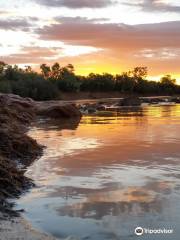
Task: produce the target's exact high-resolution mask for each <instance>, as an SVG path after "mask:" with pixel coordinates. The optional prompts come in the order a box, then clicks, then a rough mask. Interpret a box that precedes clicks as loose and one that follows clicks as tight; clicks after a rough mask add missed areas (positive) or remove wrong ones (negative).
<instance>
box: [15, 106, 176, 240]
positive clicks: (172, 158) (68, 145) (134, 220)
mask: <svg viewBox="0 0 180 240" xmlns="http://www.w3.org/2000/svg"><path fill="white" fill-rule="evenodd" d="M62 128H63V127H60V125H55V124H54V125H44V126H43V125H42V126H41V125H39V126H36V127H34V128H33V129H32V130H31V131H30V133H29V134H30V135H31V136H33V137H35V138H36V139H37V140H38V141H39V142H40V143H42V144H44V145H46V146H47V148H46V149H45V151H44V155H43V156H42V157H41V158H40V159H39V160H38V161H36V162H35V163H34V164H33V165H32V166H31V167H29V169H28V171H27V176H30V177H31V178H33V179H34V181H35V182H36V184H37V186H38V187H37V188H34V189H32V190H31V192H30V193H28V194H26V195H25V196H23V197H22V198H21V199H20V200H19V201H18V204H19V206H20V207H24V208H25V209H26V210H27V213H26V216H27V217H28V218H29V219H30V220H31V221H32V223H33V224H34V225H35V226H38V227H39V228H41V229H43V230H45V231H47V232H50V233H52V234H54V235H55V236H58V237H61V236H62V237H67V236H69V235H73V236H77V237H80V239H94V240H104V239H110V240H111V239H113V240H114V239H123V240H124V239H135V236H134V233H133V232H134V228H135V227H137V226H142V227H149V228H158V227H161V228H164V227H167V228H174V231H175V234H174V235H173V236H172V235H171V236H169V238H168V236H164V235H158V236H155V237H156V239H175V240H176V239H179V238H178V235H179V234H180V230H179V227H178V226H179V224H180V207H179V200H180V170H179V166H180V162H179V160H180V151H179V146H180V145H179V144H180V137H179V132H180V106H171V107H169V106H163V107H148V108H144V109H136V110H135V109H134V110H132V109H124V110H123V111H122V112H120V113H118V114H117V113H113V114H109V113H102V114H101V115H100V116H86V117H84V118H83V119H82V120H81V123H80V124H79V126H78V127H77V126H75V127H74V128H72V127H69V126H68V124H66V125H65V129H64V130H62ZM149 237H150V236H149ZM141 238H143V239H152V236H151V238H148V235H147V236H143V237H141Z"/></svg>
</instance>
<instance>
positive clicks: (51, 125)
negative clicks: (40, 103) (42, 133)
mask: <svg viewBox="0 0 180 240" xmlns="http://www.w3.org/2000/svg"><path fill="white" fill-rule="evenodd" d="M80 120H81V119H80V118H69V119H66V118H62V119H48V118H47V119H39V121H37V123H35V126H36V127H37V128H38V129H46V131H49V130H50V131H51V130H52V129H56V131H61V130H76V129H77V127H78V126H79V123H80Z"/></svg>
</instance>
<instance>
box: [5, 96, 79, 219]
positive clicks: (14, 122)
mask: <svg viewBox="0 0 180 240" xmlns="http://www.w3.org/2000/svg"><path fill="white" fill-rule="evenodd" d="M38 117H45V118H46V117H47V118H51V119H61V122H62V121H63V119H64V120H66V121H67V119H69V120H71V119H80V118H81V113H80V112H79V110H78V109H77V108H76V107H75V106H74V105H71V104H62V103H60V102H55V101H51V102H35V101H33V100H32V99H27V98H26V99H24V98H21V97H19V96H16V95H11V94H8V95H5V94H0V212H3V213H5V214H6V215H8V214H12V213H13V214H14V212H13V211H11V205H10V204H9V203H8V201H7V199H8V198H15V197H18V196H19V195H20V194H21V193H22V192H23V191H25V190H26V189H27V188H29V187H30V186H32V182H31V180H30V179H28V178H27V177H25V176H24V173H25V169H26V167H27V166H28V165H30V164H31V163H32V162H33V161H34V160H35V159H36V158H38V156H40V155H41V154H42V150H43V146H40V145H39V144H38V143H37V142H36V141H35V140H34V139H32V138H30V137H29V136H27V134H26V133H27V130H28V127H30V125H31V124H32V122H34V121H36V119H37V118H38Z"/></svg>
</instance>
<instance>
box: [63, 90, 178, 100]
mask: <svg viewBox="0 0 180 240" xmlns="http://www.w3.org/2000/svg"><path fill="white" fill-rule="evenodd" d="M156 96H157V94H154V95H152V94H134V93H133V94H128V93H121V92H118V91H107V92H61V95H60V97H61V99H62V100H64V101H71V100H84V99H103V98H104V99H107V98H126V97H156ZM160 96H164V95H159V97H160ZM170 97H172V98H174V97H177V95H172V96H170Z"/></svg>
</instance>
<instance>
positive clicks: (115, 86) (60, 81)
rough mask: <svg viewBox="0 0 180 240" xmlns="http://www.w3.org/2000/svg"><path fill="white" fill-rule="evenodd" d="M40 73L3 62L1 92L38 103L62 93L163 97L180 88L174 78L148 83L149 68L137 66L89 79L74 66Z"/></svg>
mask: <svg viewBox="0 0 180 240" xmlns="http://www.w3.org/2000/svg"><path fill="white" fill-rule="evenodd" d="M40 71H41V72H36V71H34V70H33V69H32V68H31V66H26V67H25V68H20V67H18V66H17V65H14V66H12V65H9V64H6V63H4V62H0V92H2V93H13V94H18V95H20V96H22V97H31V98H33V99H35V100H51V99H60V97H61V92H81V91H87V92H109V91H118V92H120V93H123V94H141V95H150V94H152V95H155V94H157V95H162V94H169V95H173V94H180V86H179V85H177V84H176V80H175V79H173V78H172V77H171V75H165V76H164V77H162V78H161V79H160V81H158V82H157V81H149V80H146V78H147V75H148V69H147V67H136V68H134V69H133V70H131V71H128V72H123V73H121V74H116V75H112V74H109V73H103V74H97V73H90V74H89V75H88V76H79V75H76V74H75V69H74V66H73V65H72V64H68V65H67V66H63V67H61V66H60V64H59V63H54V64H53V65H52V66H49V65H47V64H41V65H40Z"/></svg>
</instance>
